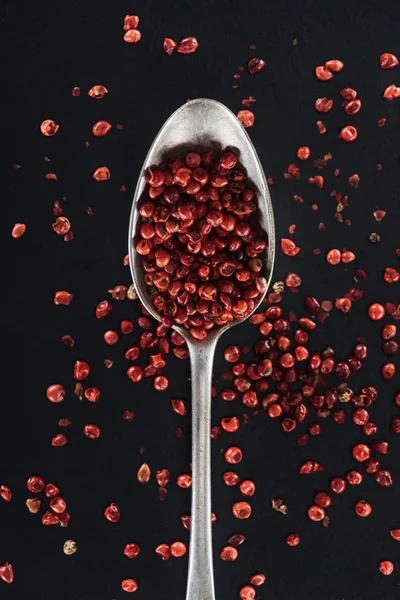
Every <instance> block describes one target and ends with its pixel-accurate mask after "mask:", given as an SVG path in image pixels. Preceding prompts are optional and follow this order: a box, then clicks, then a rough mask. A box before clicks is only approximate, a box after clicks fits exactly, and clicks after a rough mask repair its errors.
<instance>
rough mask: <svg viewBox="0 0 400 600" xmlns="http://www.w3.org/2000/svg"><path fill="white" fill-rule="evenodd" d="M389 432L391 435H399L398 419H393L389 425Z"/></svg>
mask: <svg viewBox="0 0 400 600" xmlns="http://www.w3.org/2000/svg"><path fill="white" fill-rule="evenodd" d="M390 431H391V432H392V433H400V417H393V419H392V420H391V423H390Z"/></svg>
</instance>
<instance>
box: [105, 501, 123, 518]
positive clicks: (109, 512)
mask: <svg viewBox="0 0 400 600" xmlns="http://www.w3.org/2000/svg"><path fill="white" fill-rule="evenodd" d="M104 516H105V518H106V519H108V520H109V521H111V523H118V521H119V519H120V516H121V513H120V512H119V508H118V505H117V504H114V503H112V504H110V506H107V508H106V509H105V511H104Z"/></svg>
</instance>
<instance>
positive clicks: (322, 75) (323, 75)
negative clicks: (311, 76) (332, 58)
mask: <svg viewBox="0 0 400 600" xmlns="http://www.w3.org/2000/svg"><path fill="white" fill-rule="evenodd" d="M315 75H316V77H317V79H319V80H321V81H327V80H328V79H332V77H333V75H332V71H331V70H330V69H329V68H328V67H327V66H319V67H316V69H315Z"/></svg>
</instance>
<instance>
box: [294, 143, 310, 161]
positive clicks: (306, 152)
mask: <svg viewBox="0 0 400 600" xmlns="http://www.w3.org/2000/svg"><path fill="white" fill-rule="evenodd" d="M310 156H311V150H310V148H309V147H308V146H300V148H299V149H298V150H297V158H298V159H299V160H307V159H308V158H310Z"/></svg>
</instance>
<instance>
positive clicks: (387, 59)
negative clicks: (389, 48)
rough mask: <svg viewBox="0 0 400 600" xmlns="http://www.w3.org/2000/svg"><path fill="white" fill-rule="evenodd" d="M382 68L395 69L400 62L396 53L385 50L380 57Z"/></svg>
mask: <svg viewBox="0 0 400 600" xmlns="http://www.w3.org/2000/svg"><path fill="white" fill-rule="evenodd" d="M379 62H380V66H381V69H393V67H396V66H397V65H398V64H399V61H398V59H397V57H396V56H395V55H394V54H390V53H389V52H385V53H384V54H381V56H380V57H379Z"/></svg>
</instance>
